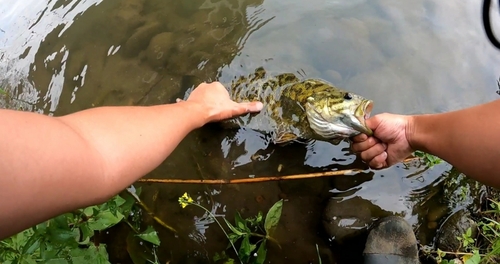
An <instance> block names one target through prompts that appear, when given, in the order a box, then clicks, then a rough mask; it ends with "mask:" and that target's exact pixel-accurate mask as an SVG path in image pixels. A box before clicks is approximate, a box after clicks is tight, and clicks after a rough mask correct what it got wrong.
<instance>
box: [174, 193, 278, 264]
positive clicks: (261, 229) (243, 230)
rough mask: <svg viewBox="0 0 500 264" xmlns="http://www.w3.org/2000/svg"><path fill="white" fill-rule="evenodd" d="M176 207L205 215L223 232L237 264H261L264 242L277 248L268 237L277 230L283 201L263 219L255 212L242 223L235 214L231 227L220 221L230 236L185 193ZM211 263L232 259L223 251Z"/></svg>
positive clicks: (228, 223) (227, 223) (229, 261)
mask: <svg viewBox="0 0 500 264" xmlns="http://www.w3.org/2000/svg"><path fill="white" fill-rule="evenodd" d="M179 204H180V205H181V207H182V208H185V207H186V206H188V205H194V206H197V207H199V208H201V209H203V210H204V211H205V212H207V213H208V214H209V215H210V216H211V217H212V218H213V220H215V222H216V223H217V224H218V225H219V227H220V228H221V229H222V232H224V235H225V236H226V237H227V239H228V240H229V244H230V247H232V249H233V250H234V252H235V254H236V256H237V257H238V259H239V261H240V263H251V264H262V263H264V261H265V260H266V255H267V248H266V242H267V241H268V240H269V241H272V242H274V243H276V244H277V245H278V246H279V243H278V241H276V239H274V238H273V237H272V235H273V234H274V231H275V229H276V227H277V226H278V223H279V220H280V218H281V211H282V207H283V200H279V201H277V202H276V203H275V204H274V205H273V206H272V207H271V208H270V209H269V211H268V212H267V214H266V217H265V219H264V217H263V215H262V212H259V213H258V214H257V215H256V216H254V217H249V218H245V219H244V218H243V217H241V215H240V213H239V212H237V213H236V215H235V217H234V224H231V222H229V221H228V220H227V219H226V218H225V217H222V218H223V219H224V222H225V223H226V225H227V227H228V228H229V230H230V232H226V230H225V229H224V228H223V227H222V225H221V223H220V222H219V220H217V218H216V217H215V215H213V214H212V212H210V210H208V209H207V208H205V207H203V206H202V205H201V204H199V203H197V202H194V200H193V199H192V198H191V197H190V196H189V195H188V194H187V193H184V195H182V196H181V197H179ZM254 237H255V238H258V239H257V241H253V239H252V238H254ZM240 240H241V243H240V247H239V249H236V246H235V244H236V243H237V242H238V241H240ZM259 244H260V245H259ZM257 246H258V247H257ZM213 260H214V262H217V261H223V263H225V264H230V263H234V259H232V258H230V257H229V256H228V255H227V254H226V252H224V251H222V252H221V253H220V254H219V253H216V254H215V256H214V258H213Z"/></svg>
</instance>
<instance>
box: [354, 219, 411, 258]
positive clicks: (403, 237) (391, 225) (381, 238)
mask: <svg viewBox="0 0 500 264" xmlns="http://www.w3.org/2000/svg"><path fill="white" fill-rule="evenodd" d="M363 258H364V263H365V264H419V263H420V261H419V259H418V248H417V239H416V237H415V234H414V233H413V229H412V228H411V226H410V224H408V222H406V221H405V220H404V219H403V218H401V217H398V216H388V217H385V218H382V219H381V220H380V221H378V222H377V223H376V224H375V226H374V227H373V229H372V230H371V231H370V233H369V234H368V238H367V241H366V244H365V249H364V251H363Z"/></svg>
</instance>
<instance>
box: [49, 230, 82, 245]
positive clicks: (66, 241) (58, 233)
mask: <svg viewBox="0 0 500 264" xmlns="http://www.w3.org/2000/svg"><path fill="white" fill-rule="evenodd" d="M47 235H48V239H49V240H50V241H51V242H53V243H56V244H60V245H68V246H76V245H77V244H78V243H77V239H78V235H79V232H78V230H67V229H62V228H58V227H55V228H49V229H47Z"/></svg>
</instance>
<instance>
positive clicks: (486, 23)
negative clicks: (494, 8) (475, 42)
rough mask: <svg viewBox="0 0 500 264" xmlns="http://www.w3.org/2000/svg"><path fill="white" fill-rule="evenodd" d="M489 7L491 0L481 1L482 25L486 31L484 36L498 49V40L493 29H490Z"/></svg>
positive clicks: (499, 0) (499, 2)
mask: <svg viewBox="0 0 500 264" xmlns="http://www.w3.org/2000/svg"><path fill="white" fill-rule="evenodd" d="M498 7H499V14H500V0H498ZM490 8H491V0H484V2H483V26H484V31H485V32H486V36H487V37H488V39H489V41H490V42H491V44H493V46H495V47H496V48H497V49H500V41H498V39H497V38H496V37H495V34H493V30H492V29H491V21H490Z"/></svg>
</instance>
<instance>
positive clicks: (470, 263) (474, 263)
mask: <svg viewBox="0 0 500 264" xmlns="http://www.w3.org/2000/svg"><path fill="white" fill-rule="evenodd" d="M480 261H481V256H480V255H479V252H477V251H476V252H474V255H473V256H472V257H471V258H469V259H468V260H467V261H465V264H479V262H480Z"/></svg>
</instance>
